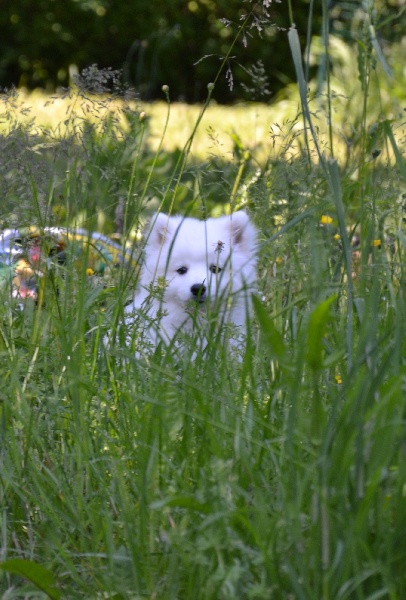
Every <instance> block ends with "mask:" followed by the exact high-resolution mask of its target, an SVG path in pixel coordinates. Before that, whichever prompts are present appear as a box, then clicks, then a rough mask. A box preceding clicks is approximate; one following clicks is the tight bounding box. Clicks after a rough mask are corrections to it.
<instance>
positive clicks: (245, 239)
mask: <svg viewBox="0 0 406 600" xmlns="http://www.w3.org/2000/svg"><path fill="white" fill-rule="evenodd" d="M256 238H257V233H256V230H255V227H254V226H253V225H252V223H251V222H250V219H249V216H248V215H247V213H246V212H245V211H244V210H239V211H237V212H235V213H234V214H232V215H231V240H232V243H233V245H241V244H242V245H246V246H248V247H252V246H253V245H255V243H256Z"/></svg>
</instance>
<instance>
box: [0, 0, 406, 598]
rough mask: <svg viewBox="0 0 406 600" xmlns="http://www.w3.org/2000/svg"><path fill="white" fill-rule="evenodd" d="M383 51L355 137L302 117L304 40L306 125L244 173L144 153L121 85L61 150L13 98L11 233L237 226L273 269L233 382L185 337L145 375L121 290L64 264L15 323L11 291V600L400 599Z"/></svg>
mask: <svg viewBox="0 0 406 600" xmlns="http://www.w3.org/2000/svg"><path fill="white" fill-rule="evenodd" d="M263 5H264V8H266V5H267V3H266V2H263ZM371 14H372V13H368V12H366V13H365V15H364V17H365V22H366V23H368V22H369V21H368V19H370V18H372V17H371ZM371 31H372V30H371V29H370V28H368V27H364V29H363V30H362V36H363V37H361V38H360V44H359V48H360V50H359V52H360V54H359V60H360V63H359V64H361V63H362V68H360V70H359V75H360V79H361V83H362V85H361V91H360V92H359V94H360V96H359V103H360V104H359V105H360V106H362V109H361V113H358V112H357V114H356V117H355V118H356V123H352V120H351V119H352V114H351V112H349V113H348V114H347V115H346V121H345V122H337V120H336V119H335V116H334V115H335V113H334V110H335V103H336V101H337V102H338V101H339V102H341V101H342V98H340V99H337V97H336V96H335V94H334V89H332V88H331V87H330V88H329V86H328V85H324V87H323V90H322V91H323V96H322V97H323V102H322V103H321V104H320V103H319V97H318V96H316V97H315V98H313V97H310V96H309V94H308V85H307V84H308V81H307V75H306V69H303V67H302V53H301V49H300V46H299V42H298V37H297V34H296V31H295V29H293V28H292V29H291V30H290V32H289V37H288V40H289V43H290V45H291V49H292V57H293V60H294V63H295V67H296V71H297V77H298V85H299V89H300V101H301V102H300V109H299V112H298V114H297V115H296V116H295V117H293V118H292V116H291V115H288V116H287V117H286V119H284V120H283V122H280V123H272V125H271V137H270V141H269V154H268V157H267V159H266V161H262V162H261V163H258V162H256V160H255V154H254V155H249V154H247V153H246V152H245V149H244V148H243V147H239V145H238V143H236V152H235V159H234V160H233V161H230V162H227V160H226V158H224V159H223V160H222V161H221V162H217V163H213V162H210V161H208V162H206V163H205V164H194V163H193V161H191V159H190V148H191V144H192V143H193V139H194V135H195V133H196V129H197V127H198V126H199V121H197V123H196V127H195V128H194V129H193V131H192V132H191V135H190V139H189V141H188V143H187V144H186V146H185V148H184V149H183V151H180V152H178V153H173V154H172V153H167V152H165V151H164V150H163V146H162V145H161V147H160V148H158V151H157V152H155V153H153V152H151V149H150V146H149V138H148V136H149V133H148V120H147V119H145V115H143V113H142V112H140V111H139V110H138V109H137V108H135V105H134V99H133V98H132V97H131V98H130V100H131V103H129V104H128V105H127V104H125V102H124V104H120V106H122V107H123V108H121V112H120V114H119V115H118V114H117V113H115V114H116V116H115V117H113V116H112V114H111V113H110V112H109V111H106V110H105V109H106V107H107V105H108V104H109V103H111V102H115V103H118V99H117V98H116V95H115V94H116V92H117V90H116V91H114V89H113V90H112V89H111V88H114V87H115V85H116V83H117V81H116V76H115V74H114V73H112V72H109V71H108V72H107V73H106V72H102V73H100V72H99V71H97V70H96V69H95V68H92V69H90V71H88V72H87V73H85V77H84V79H82V80H80V81H78V87H77V88H75V90H73V92H69V93H74V97H73V104H74V110H72V111H71V112H70V113H69V114H68V115H67V117H66V122H65V123H64V127H63V134H62V135H58V131H56V130H52V131H51V130H49V131H44V130H38V129H37V126H36V122H35V119H33V120H32V121H31V122H29V123H28V124H26V125H24V126H23V125H22V124H21V123H20V122H19V121H18V120H16V119H13V116H12V115H13V112H12V111H13V106H14V103H15V102H16V101H17V98H16V96H15V94H14V92H12V93H10V94H8V97H7V104H6V106H7V111H9V112H8V113H7V115H8V117H9V123H10V126H9V130H8V132H7V134H5V135H3V136H2V137H1V139H0V143H1V144H2V156H3V160H2V162H1V167H0V168H1V169H2V171H1V175H2V176H1V193H2V197H3V203H2V208H1V211H2V214H1V218H2V220H3V224H4V225H13V224H16V223H18V224H21V225H23V224H27V223H29V222H34V223H35V224H37V225H39V226H45V225H52V224H55V223H57V224H61V225H67V226H69V227H71V226H74V225H76V224H80V225H82V226H86V227H87V228H89V229H90V230H92V229H100V228H102V229H104V230H105V231H107V232H109V231H113V230H114V229H116V230H120V231H121V233H122V235H123V242H124V243H131V244H133V243H134V240H136V239H138V243H139V238H137V235H138V232H139V229H140V224H141V223H142V222H144V220H145V216H146V215H148V214H150V213H151V212H152V211H153V210H156V209H162V208H165V210H167V211H171V210H182V211H184V212H185V213H188V214H200V215H202V216H205V215H207V214H210V213H215V212H216V211H217V212H218V211H219V207H220V209H221V210H228V211H233V210H235V209H236V208H237V207H240V206H246V207H247V208H248V209H249V211H250V213H251V215H252V218H253V220H254V222H256V224H257V226H258V228H259V230H260V243H259V256H260V260H259V269H258V271H259V273H258V274H259V277H258V295H257V297H256V298H254V309H255V310H254V317H253V319H252V321H251V323H250V327H249V335H248V337H247V346H246V349H245V352H244V353H243V355H242V357H241V361H238V360H236V359H235V358H233V357H231V356H230V354H229V352H228V351H227V348H226V347H225V345H224V344H223V343H222V339H221V338H220V337H219V333H218V332H217V330H216V328H215V327H213V328H212V331H211V333H210V339H209V343H208V345H207V347H206V348H205V349H204V350H199V349H198V348H197V346H196V344H195V340H194V339H193V337H192V338H191V339H184V340H183V341H184V344H183V349H182V350H179V348H177V347H176V346H175V345H171V346H169V347H165V346H159V347H158V348H156V349H154V350H151V351H150V352H141V353H139V354H140V355H136V354H135V352H134V348H131V347H130V346H129V344H128V343H126V338H127V337H128V332H127V331H125V329H124V326H123V324H122V320H121V319H122V316H123V306H124V305H125V303H126V301H127V299H128V298H129V297H131V294H132V293H133V287H134V286H135V283H136V278H137V277H136V272H135V273H130V272H128V271H126V270H125V269H124V268H123V269H121V270H118V272H117V273H115V276H114V277H113V280H114V283H115V287H114V288H111V289H104V288H103V286H102V285H98V286H92V285H90V284H89V278H88V276H87V275H86V264H83V268H79V269H77V268H75V267H74V265H73V262H72V264H71V263H70V262H69V261H68V262H67V266H66V267H65V268H64V270H63V272H61V273H60V272H59V271H58V270H52V269H50V271H49V273H48V274H47V276H46V277H44V278H43V280H42V281H41V286H42V298H43V300H44V301H43V302H41V303H39V304H38V305H37V306H35V305H34V304H33V303H31V302H30V301H29V300H28V301H26V302H25V303H24V306H23V308H21V306H20V304H21V303H20V301H19V300H16V299H13V298H12V297H11V296H10V290H9V288H8V287H7V285H2V287H1V294H2V297H1V302H0V359H1V360H0V381H1V382H2V385H1V388H0V401H1V405H0V407H1V446H0V465H1V469H0V481H1V486H0V510H1V520H0V523H1V525H0V527H1V551H0V558H1V563H0V590H1V592H0V593H1V598H2V599H4V600H6V599H7V600H10V599H14V598H27V599H28V598H29V599H34V598H45V597H48V598H114V599H117V600H118V599H121V598H122V599H124V598H129V599H134V600H136V599H141V598H159V599H168V600H169V599H170V600H173V599H175V598H176V599H180V600H181V599H182V600H183V599H193V600H197V599H200V598H201V599H205V600H206V599H216V600H217V599H237V598H238V599H252V600H261V599H264V600H265V599H266V600H268V599H270V598H275V599H277V600H279V599H281V600H292V599H293V598H294V599H298V600H314V599H315V598H320V599H323V600H333V599H334V600H361V599H362V600H364V599H365V600H366V599H369V600H375V599H378V598H388V599H390V600H402V599H403V598H404V597H405V596H406V576H405V568H404V565H405V561H406V544H405V528H406V503H405V486H406V467H405V464H406V461H405V448H406V435H405V431H406V428H405V409H406V405H405V397H406V395H405V382H406V366H405V339H406V319H405V317H406V315H405V312H406V304H405V299H404V296H405V276H404V253H405V248H406V234H405V233H404V230H403V227H404V225H403V221H404V193H405V187H406V174H405V166H404V162H403V159H402V153H404V152H405V142H406V140H405V134H404V131H403V129H402V128H403V123H402V121H400V120H399V121H396V120H394V119H392V117H391V118H390V119H389V117H388V116H387V115H386V114H384V113H382V115H381V118H380V120H379V122H378V123H377V121H376V119H375V115H374V120H373V123H371V121H370V117H369V95H368V89H369V84H370V79H371V78H374V77H375V73H379V72H383V74H384V75H385V69H386V66H387V65H386V63H385V64H384V65H383V66H384V67H385V68H383V67H382V65H381V63H380V61H379V58H380V57H379V54H377V52H376V44H377V42H376V39H374V40H373V39H372V38H371V37H368V36H371ZM240 34H241V32H240ZM328 39H329V38H328V35H327V34H326V37H325V44H324V47H323V48H324V49H323V52H324V57H325V59H326V60H325V61H324V64H325V65H328V64H329V62H331V61H332V56H331V55H330V51H329V44H328ZM361 42H362V43H361ZM376 57H378V60H377V59H376ZM332 67H334V64H332ZM380 69H381V71H380ZM329 74H330V71H328V70H326V71H325V72H324V75H323V77H322V79H323V81H324V82H326V81H327V83H328V78H329ZM95 83H97V84H98V86H101V87H97V88H95V87H94V86H95ZM375 83H376V84H377V82H376V81H375ZM378 83H379V82H378ZM90 84H92V85H90ZM374 85H375V84H374ZM92 86H93V87H92ZM106 86H107V87H106ZM94 91H97V92H98V93H100V92H103V94H104V95H103V96H102V97H100V95H98V96H95V95H94V94H93V92H94ZM107 92H108V93H107ZM165 92H166V93H168V90H167V89H166V88H165ZM84 95H86V97H84ZM122 97H123V91H122V90H121V91H120V98H121V101H122ZM100 98H101V99H100ZM209 99H210V92H209V95H208V101H209ZM170 109H171V105H170V101H169V96H168V118H170ZM204 110H205V107H203V108H202V113H201V114H203V112H204ZM88 111H90V112H91V113H92V118H93V119H94V121H93V122H92V123H90V122H89V120H88V119H87V118H85V117H86V115H87V113H88ZM323 111H326V112H323ZM316 112H317V118H316V116H315V114H316ZM322 114H323V115H327V118H326V120H325V123H326V124H327V125H326V132H327V133H326V136H325V135H324V133H325V132H324V131H321V129H323V128H322V126H321V125H320V123H321V120H320V118H321V117H320V115H322ZM97 115H100V118H99V119H98V120H97V119H96V117H97ZM123 123H124V125H123ZM371 124H372V125H374V127H375V130H374V132H372V133H373V135H374V137H372V134H371V131H370V126H371ZM350 130H352V131H354V136H353V137H352V138H351V143H349V142H348V144H347V155H346V156H345V157H342V156H338V155H337V153H336V146H335V140H336V139H337V135H339V134H340V132H341V134H342V136H343V137H345V136H346V132H348V131H350ZM61 131H62V129H61ZM330 134H331V135H330ZM164 136H165V131H163V137H162V139H164ZM326 139H327V142H325V141H324V140H326ZM346 139H347V140H349V138H348V136H347V137H346ZM276 141H277V143H276ZM273 142H275V144H273ZM5 155H7V160H4V156H5ZM335 156H337V159H336V158H335ZM213 190H216V193H217V191H218V190H220V192H219V193H220V200H221V202H220V203H217V204H216V203H215V202H214V201H213V196H214V194H213ZM402 195H403V196H402ZM225 197H228V203H226V202H224V198H225ZM218 198H219V196H217V199H218ZM22 221H24V223H22ZM141 248H142V243H139V249H141ZM136 252H137V253H138V252H139V250H138V249H137V251H136ZM111 330H114V331H116V334H117V335H116V339H117V341H116V343H115V344H114V345H112V346H109V347H106V346H105V344H104V343H103V337H104V336H105V334H106V333H107V332H109V331H111ZM131 335H132V336H133V337H136V336H137V331H132V332H131ZM144 350H145V348H144ZM193 355H195V358H194V360H192V356H193Z"/></svg>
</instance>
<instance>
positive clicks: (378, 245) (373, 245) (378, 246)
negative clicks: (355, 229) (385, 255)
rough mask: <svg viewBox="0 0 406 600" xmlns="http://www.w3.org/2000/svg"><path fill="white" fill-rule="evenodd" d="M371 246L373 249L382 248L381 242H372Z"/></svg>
mask: <svg viewBox="0 0 406 600" xmlns="http://www.w3.org/2000/svg"><path fill="white" fill-rule="evenodd" d="M371 246H372V247H373V248H380V247H381V246H382V242H381V240H372V242H371Z"/></svg>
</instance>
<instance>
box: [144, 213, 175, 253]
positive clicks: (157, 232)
mask: <svg viewBox="0 0 406 600" xmlns="http://www.w3.org/2000/svg"><path fill="white" fill-rule="evenodd" d="M170 221H171V219H170V217H169V216H168V215H166V214H165V213H155V215H154V216H153V217H152V219H151V224H150V228H149V235H148V240H149V242H150V243H152V244H153V245H154V246H155V245H158V246H160V245H161V244H163V243H164V242H165V239H166V238H167V237H168V236H170V235H171V228H170Z"/></svg>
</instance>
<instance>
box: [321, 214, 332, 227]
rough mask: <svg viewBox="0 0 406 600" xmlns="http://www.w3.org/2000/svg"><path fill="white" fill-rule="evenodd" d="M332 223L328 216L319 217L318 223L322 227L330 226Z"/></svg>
mask: <svg viewBox="0 0 406 600" xmlns="http://www.w3.org/2000/svg"><path fill="white" fill-rule="evenodd" d="M332 222H333V219H332V217H330V216H329V215H321V217H320V223H321V224H322V225H331V223H332Z"/></svg>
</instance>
